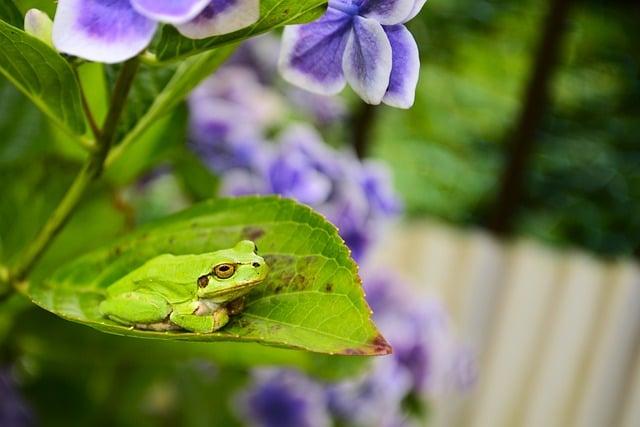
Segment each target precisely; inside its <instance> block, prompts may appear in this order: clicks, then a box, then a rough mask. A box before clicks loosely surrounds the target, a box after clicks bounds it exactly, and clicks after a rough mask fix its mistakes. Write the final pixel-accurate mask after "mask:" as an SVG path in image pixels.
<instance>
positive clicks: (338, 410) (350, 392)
mask: <svg viewBox="0 0 640 427" xmlns="http://www.w3.org/2000/svg"><path fill="white" fill-rule="evenodd" d="M410 391H411V378H410V376H409V374H408V373H407V372H405V371H404V370H403V369H402V368H401V367H400V366H399V365H397V364H395V363H389V362H388V361H387V360H386V358H380V359H377V360H375V361H374V363H373V367H372V369H371V371H370V372H368V373H366V374H364V375H361V376H359V377H357V378H355V379H349V380H346V381H342V382H340V383H337V384H334V385H329V386H328V387H327V398H328V402H329V407H330V409H331V413H332V414H333V416H334V417H335V418H337V419H338V420H341V421H344V422H347V423H348V425H354V426H363V427H368V426H377V427H394V426H401V425H403V424H404V423H403V420H404V418H406V416H407V415H406V414H404V413H403V410H402V402H403V400H404V399H405V397H406V396H407V394H408V393H409V392H410Z"/></svg>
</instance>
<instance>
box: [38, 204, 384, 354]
mask: <svg viewBox="0 0 640 427" xmlns="http://www.w3.org/2000/svg"><path fill="white" fill-rule="evenodd" d="M242 239H251V240H253V241H255V242H256V244H257V246H258V247H259V248H260V253H261V255H262V256H264V257H265V259H266V260H267V262H268V263H269V266H270V267H271V272H270V273H269V276H268V278H267V280H266V283H264V284H263V285H261V286H260V287H258V288H256V290H254V291H253V292H252V293H251V294H249V296H248V297H247V307H246V309H245V311H244V312H243V313H242V314H241V315H240V316H238V317H235V318H233V319H232V321H231V323H230V324H229V325H227V326H226V327H225V328H223V329H222V330H221V331H218V332H215V333H212V334H194V333H190V332H153V331H143V330H138V329H133V328H129V327H126V326H122V325H119V324H117V323H115V322H112V321H110V320H107V319H106V318H104V317H103V316H102V315H101V314H100V312H99V310H98V305H99V303H100V301H102V299H103V298H104V295H105V289H106V288H107V287H108V286H109V285H110V284H112V283H113V282H115V281H116V280H117V279H119V278H120V277H123V276H124V275H126V274H127V273H129V272H130V271H132V270H134V269H136V268H137V267H139V266H141V265H142V264H143V263H144V262H146V261H147V260H149V259H150V258H152V257H154V256H157V255H159V254H163V253H172V254H177V255H183V254H197V253H204V252H211V251H215V250H218V249H222V248H228V247H231V246H233V245H234V244H235V243H237V242H238V241H239V240H242ZM27 293H28V294H29V295H30V297H31V298H32V299H33V301H34V302H35V303H36V304H38V305H39V306H41V307H43V308H45V309H46V310H49V311H51V312H53V313H55V314H57V315H59V316H61V317H63V318H66V319H68V320H71V321H75V322H79V323H83V324H85V325H88V326H92V327H94V328H96V329H99V330H102V331H105V332H110V333H114V334H119V335H128V336H137V337H143V338H157V339H174V340H188V341H245V342H246V341H250V342H259V343H262V344H268V345H274V346H279V347H288V348H298V349H304V350H308V351H313V352H318V353H329V354H347V355H381V354H388V353H389V352H390V347H389V345H388V344H387V342H386V341H385V339H384V338H383V337H382V336H381V335H380V333H379V332H378V331H377V329H376V327H375V325H374V324H373V322H372V321H371V318H370V315H371V310H370V309H369V306H368V305H367V303H366V301H365V300H364V294H363V291H362V287H361V283H360V279H359V277H358V273H357V266H356V264H355V262H354V261H353V260H352V259H351V257H350V255H349V250H348V248H347V247H346V246H345V245H344V242H343V241H342V239H341V238H340V236H339V235H338V233H337V230H336V229H335V227H334V226H332V225H331V224H330V223H328V222H327V221H326V220H325V219H324V218H323V217H322V216H320V215H318V214H317V213H315V212H313V211H312V210H311V209H309V208H308V207H305V206H303V205H300V204H298V203H296V202H294V201H291V200H286V199H281V198H278V197H247V198H238V199H220V200H212V201H209V202H206V203H203V204H200V205H197V206H195V207H193V208H191V209H188V210H186V211H184V212H182V213H180V214H177V215H175V216H173V217H169V218H167V219H165V220H163V221H159V222H157V223H155V224H150V225H149V226H146V227H143V228H141V229H140V230H139V231H137V232H136V233H133V234H132V235H130V236H128V237H126V238H124V239H123V240H121V241H120V242H118V243H116V244H114V245H111V246H109V247H105V248H103V249H101V250H97V251H95V252H92V253H90V254H87V255H86V256H83V257H82V258H80V259H78V260H75V261H72V262H70V263H69V264H67V265H65V266H63V267H61V268H60V269H58V270H57V271H56V272H54V273H53V275H52V276H51V278H50V279H48V280H45V281H43V282H34V283H32V284H31V286H30V287H29V289H28V290H27Z"/></svg>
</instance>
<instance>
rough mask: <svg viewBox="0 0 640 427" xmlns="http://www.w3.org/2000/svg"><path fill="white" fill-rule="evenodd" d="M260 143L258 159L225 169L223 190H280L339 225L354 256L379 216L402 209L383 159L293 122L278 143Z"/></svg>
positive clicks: (232, 192)
mask: <svg viewBox="0 0 640 427" xmlns="http://www.w3.org/2000/svg"><path fill="white" fill-rule="evenodd" d="M264 148H265V151H264V152H263V153H264V154H265V155H264V157H263V158H262V163H261V164H260V165H255V166H254V167H252V168H245V169H236V170H232V171H229V172H228V173H225V174H224V175H223V177H222V178H223V184H222V188H223V193H224V194H227V195H234V196H240V195H248V194H279V195H281V196H284V197H290V198H293V199H296V200H298V201H300V202H302V203H305V204H307V205H309V206H311V207H313V208H314V209H316V210H318V211H319V212H321V213H323V214H324V215H326V216H327V218H328V219H329V221H331V222H332V223H334V224H335V225H336V226H337V227H338V229H339V231H340V235H341V236H342V238H343V239H344V240H345V242H346V243H347V245H348V246H349V247H350V248H351V251H352V253H353V256H354V258H356V259H360V258H361V257H362V256H363V255H364V253H365V251H366V249H367V247H368V245H369V243H370V241H371V240H372V239H373V238H374V237H375V232H376V230H377V229H378V227H377V225H378V223H379V221H381V220H384V219H388V218H390V217H393V216H395V215H396V214H398V213H399V212H400V203H399V202H398V200H397V198H396V195H395V193H394V192H393V191H391V186H390V183H389V182H390V176H389V174H388V172H387V171H386V168H384V166H383V165H381V164H378V163H375V162H371V161H367V162H360V161H359V160H358V159H356V158H355V157H354V156H353V155H351V154H350V153H348V152H339V151H336V150H334V149H332V148H330V147H328V146H327V145H326V144H325V143H324V142H323V141H322V138H321V137H320V135H318V134H317V132H315V131H314V130H313V129H312V128H310V127H308V126H304V125H300V124H298V125H292V126H290V127H289V128H287V129H286V130H285V131H284V132H283V133H282V134H281V136H280V138H279V141H278V144H277V145H275V146H273V147H264ZM372 181H376V182H375V183H372ZM377 181H386V182H377Z"/></svg>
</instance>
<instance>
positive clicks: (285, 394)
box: [236, 370, 331, 427]
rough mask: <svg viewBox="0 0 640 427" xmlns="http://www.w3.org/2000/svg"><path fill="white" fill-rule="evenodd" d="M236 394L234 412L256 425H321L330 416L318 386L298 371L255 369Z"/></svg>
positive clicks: (299, 426)
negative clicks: (240, 392)
mask: <svg viewBox="0 0 640 427" xmlns="http://www.w3.org/2000/svg"><path fill="white" fill-rule="evenodd" d="M253 374H254V375H253V376H254V378H253V382H252V383H251V384H250V385H249V387H248V388H247V390H245V391H244V392H243V393H242V394H240V395H239V396H238V397H237V402H236V403H237V405H236V407H237V411H238V416H239V418H240V419H242V420H243V421H244V422H246V423H247V424H248V425H250V426H256V427H325V426H329V425H330V424H331V423H330V418H329V414H328V411H327V407H326V402H325V396H324V391H323V389H322V387H321V386H320V385H319V384H317V383H315V382H313V381H311V380H309V379H307V378H306V377H304V376H303V375H301V374H298V373H296V372H293V371H285V370H256V371H254V373H253Z"/></svg>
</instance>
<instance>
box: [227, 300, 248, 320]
mask: <svg viewBox="0 0 640 427" xmlns="http://www.w3.org/2000/svg"><path fill="white" fill-rule="evenodd" d="M244 307H245V297H240V298H238V299H234V300H233V301H231V302H229V303H227V305H226V308H227V311H228V312H229V316H237V315H238V314H240V313H242V312H243V311H244Z"/></svg>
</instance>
